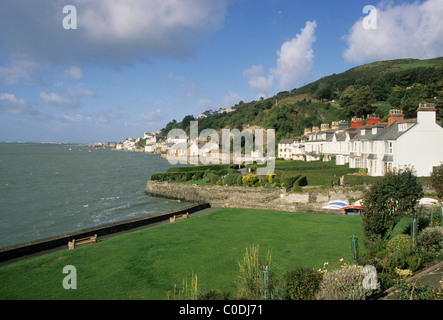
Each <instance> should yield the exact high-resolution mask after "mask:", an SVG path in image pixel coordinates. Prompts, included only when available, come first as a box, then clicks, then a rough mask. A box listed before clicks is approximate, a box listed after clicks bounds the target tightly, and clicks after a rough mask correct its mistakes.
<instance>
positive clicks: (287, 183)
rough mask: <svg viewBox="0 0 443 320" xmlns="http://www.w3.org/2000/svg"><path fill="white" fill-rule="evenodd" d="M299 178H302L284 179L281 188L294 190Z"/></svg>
mask: <svg viewBox="0 0 443 320" xmlns="http://www.w3.org/2000/svg"><path fill="white" fill-rule="evenodd" d="M298 178H300V175H298V176H295V177H287V178H284V179H283V182H282V184H281V186H282V187H283V188H292V186H293V185H294V183H295V181H297V179H298Z"/></svg>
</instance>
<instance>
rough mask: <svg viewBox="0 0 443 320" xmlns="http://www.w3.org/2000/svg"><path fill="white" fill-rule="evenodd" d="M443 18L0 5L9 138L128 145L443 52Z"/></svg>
mask: <svg viewBox="0 0 443 320" xmlns="http://www.w3.org/2000/svg"><path fill="white" fill-rule="evenodd" d="M66 5H73V6H74V7H75V9H76V16H77V21H76V22H77V28H76V29H69V30H67V29H65V28H64V27H63V20H64V19H65V18H66V17H67V16H68V13H67V14H63V12H62V10H63V7H64V6H66ZM367 5H372V6H374V7H375V8H376V10H375V11H373V12H367V13H363V8H364V7H365V6H367ZM71 13H72V12H71ZM370 14H376V22H377V25H376V28H375V25H374V21H372V22H370V23H372V25H371V26H373V27H374V28H364V27H363V23H364V20H363V19H368V16H369V15H370ZM442 16H443V0H426V1H378V2H369V1H359V0H352V1H351V0H336V1H320V0H312V1H294V0H219V1H210V0H161V1H160V0H92V1H85V0H53V1H46V0H45V1H33V0H20V1H17V0H2V1H1V2H0V141H37V142H41V141H53V142H104V141H122V140H124V139H125V138H127V137H134V138H135V137H137V136H141V135H143V133H144V132H148V131H153V130H159V129H161V128H162V127H164V126H165V125H166V124H167V123H168V122H169V121H171V120H172V119H176V120H178V121H180V120H181V119H182V118H183V117H184V116H185V115H188V114H192V115H198V114H200V113H202V112H203V111H205V110H209V109H212V110H218V109H219V108H226V107H230V106H232V105H234V104H236V103H238V102H239V101H240V100H242V101H244V102H248V101H252V100H256V99H258V98H260V97H261V96H263V97H268V96H272V95H274V94H276V93H278V92H280V91H284V90H292V89H293V88H296V87H300V86H302V85H304V84H306V83H309V82H311V81H314V80H316V79H318V78H320V77H323V76H327V75H330V74H332V73H340V72H343V71H346V70H347V69H349V68H351V67H354V66H356V65H360V64H363V63H368V62H373V61H377V60H386V59H395V58H420V59H424V58H433V57H437V56H443V23H442V21H443V20H442V19H441V17H442ZM70 22H71V23H72V22H73V21H72V20H70ZM366 22H368V20H367V21H366ZM239 129H241V128H239Z"/></svg>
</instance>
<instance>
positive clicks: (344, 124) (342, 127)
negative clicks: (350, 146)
mask: <svg viewBox="0 0 443 320" xmlns="http://www.w3.org/2000/svg"><path fill="white" fill-rule="evenodd" d="M348 127H349V124H348V122H347V121H346V120H340V121H339V123H338V130H346V129H347V128H348Z"/></svg>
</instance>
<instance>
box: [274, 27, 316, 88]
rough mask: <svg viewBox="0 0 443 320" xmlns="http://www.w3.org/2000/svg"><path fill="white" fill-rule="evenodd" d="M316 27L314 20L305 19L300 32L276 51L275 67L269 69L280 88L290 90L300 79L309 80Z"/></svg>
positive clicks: (312, 62) (312, 63)
mask: <svg viewBox="0 0 443 320" xmlns="http://www.w3.org/2000/svg"><path fill="white" fill-rule="evenodd" d="M316 27H317V23H316V22H315V21H307V22H306V26H305V27H304V28H303V29H302V30H301V33H300V34H298V35H297V36H296V37H295V38H293V39H291V40H289V41H286V42H285V43H283V44H282V46H281V49H280V51H279V52H278V59H277V67H276V68H274V69H271V73H272V75H273V76H274V77H275V79H277V80H278V81H279V85H280V89H281V90H292V89H294V87H295V85H296V84H298V83H300V82H301V81H308V80H310V78H311V70H312V67H313V65H314V51H313V49H312V45H313V43H314V42H315V34H314V32H315V28H316Z"/></svg>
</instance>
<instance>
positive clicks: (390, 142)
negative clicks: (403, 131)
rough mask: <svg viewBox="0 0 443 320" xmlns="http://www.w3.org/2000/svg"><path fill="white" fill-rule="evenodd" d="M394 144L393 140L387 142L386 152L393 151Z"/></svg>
mask: <svg viewBox="0 0 443 320" xmlns="http://www.w3.org/2000/svg"><path fill="white" fill-rule="evenodd" d="M392 145H393V143H392V141H388V142H386V153H392V150H393V147H392Z"/></svg>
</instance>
